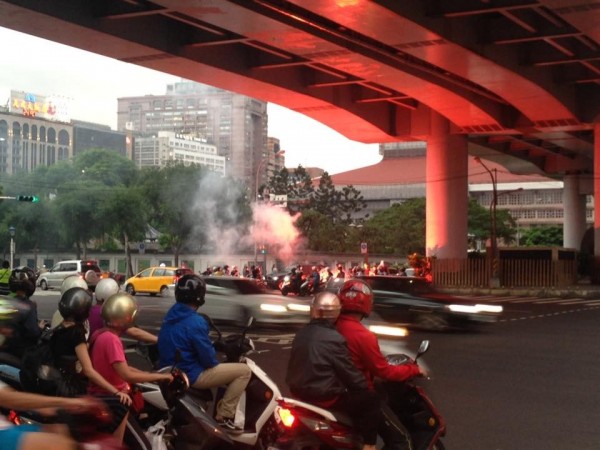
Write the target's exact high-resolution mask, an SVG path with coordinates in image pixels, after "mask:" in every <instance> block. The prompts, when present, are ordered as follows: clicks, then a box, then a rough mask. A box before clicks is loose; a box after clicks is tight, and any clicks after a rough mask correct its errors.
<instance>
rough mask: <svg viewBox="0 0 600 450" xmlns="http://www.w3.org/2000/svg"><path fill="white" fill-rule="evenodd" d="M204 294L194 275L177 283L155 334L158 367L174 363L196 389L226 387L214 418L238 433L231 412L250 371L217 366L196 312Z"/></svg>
mask: <svg viewBox="0 0 600 450" xmlns="http://www.w3.org/2000/svg"><path fill="white" fill-rule="evenodd" d="M205 294H206V283H205V282H204V280H203V279H202V278H200V277H199V276H198V275H192V274H188V275H184V276H183V277H181V278H180V279H179V280H178V281H177V284H176V285H175V301H176V303H175V304H174V305H173V306H172V307H171V309H169V311H168V312H167V314H166V316H165V318H164V321H163V324H162V327H161V329H160V332H159V334H158V351H159V354H160V365H161V367H164V366H171V365H174V364H177V366H178V367H179V368H180V369H181V370H183V371H184V372H185V373H186V375H187V376H188V378H189V380H190V384H191V386H192V387H194V388H196V389H208V388H213V387H219V386H223V385H227V388H226V390H225V394H224V395H223V398H222V399H221V400H220V401H219V402H218V404H217V407H216V415H215V419H216V420H217V422H218V423H219V425H220V426H221V427H222V428H223V429H224V430H226V431H229V432H241V431H243V430H242V429H241V428H239V427H237V426H236V425H235V423H234V419H235V412H236V408H237V404H238V402H239V400H240V397H241V396H242V393H243V392H244V390H245V389H246V386H247V385H248V382H249V381H250V375H251V371H250V368H249V367H248V366H247V365H246V364H242V363H222V364H220V363H219V361H218V360H217V358H216V352H215V349H214V347H213V345H212V342H211V340H210V338H209V335H208V333H209V326H208V323H207V321H206V320H205V319H204V317H202V316H201V315H200V314H198V313H197V312H196V311H197V310H198V308H199V307H200V306H202V305H203V304H204V296H205ZM177 353H179V357H177V356H176V355H177Z"/></svg>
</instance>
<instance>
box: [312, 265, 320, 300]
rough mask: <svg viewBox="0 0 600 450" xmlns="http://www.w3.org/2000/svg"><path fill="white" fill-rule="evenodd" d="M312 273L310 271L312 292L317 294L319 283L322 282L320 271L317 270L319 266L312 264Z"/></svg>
mask: <svg viewBox="0 0 600 450" xmlns="http://www.w3.org/2000/svg"><path fill="white" fill-rule="evenodd" d="M311 270H312V271H311V273H310V278H311V282H312V285H311V292H310V293H311V294H316V293H317V292H318V291H319V285H320V283H321V275H320V274H319V271H318V270H317V266H312V268H311Z"/></svg>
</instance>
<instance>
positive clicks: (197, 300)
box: [175, 274, 206, 306]
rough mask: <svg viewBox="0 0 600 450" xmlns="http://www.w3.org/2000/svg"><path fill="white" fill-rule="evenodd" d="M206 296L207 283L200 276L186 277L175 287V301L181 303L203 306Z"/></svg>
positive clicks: (191, 275) (189, 275) (188, 275)
mask: <svg viewBox="0 0 600 450" xmlns="http://www.w3.org/2000/svg"><path fill="white" fill-rule="evenodd" d="M205 294H206V282H205V281H204V280H203V279H202V278H200V277H199V276H198V275H193V274H187V275H184V276H182V277H181V278H180V279H179V280H178V281H177V284H176V285H175V300H176V301H177V302H179V303H185V304H188V305H194V306H202V305H204V295H205Z"/></svg>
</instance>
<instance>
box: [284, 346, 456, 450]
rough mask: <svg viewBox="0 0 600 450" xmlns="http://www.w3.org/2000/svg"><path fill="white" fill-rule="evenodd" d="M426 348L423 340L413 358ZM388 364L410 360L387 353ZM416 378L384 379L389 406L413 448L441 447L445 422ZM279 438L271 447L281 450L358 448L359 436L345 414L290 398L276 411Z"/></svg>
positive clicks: (429, 448) (420, 449)
mask: <svg viewBox="0 0 600 450" xmlns="http://www.w3.org/2000/svg"><path fill="white" fill-rule="evenodd" d="M428 348H429V341H422V342H421V345H420V347H419V351H418V352H417V355H416V356H415V358H414V362H415V363H417V361H418V359H419V357H420V356H421V355H423V354H424V353H425V352H426V351H427V350H428ZM387 358H388V361H389V362H390V364H406V363H408V362H413V360H412V359H411V358H410V357H409V356H408V355H405V354H396V355H389V356H388V357H387ZM417 383H418V381H415V379H412V380H409V381H405V382H391V381H389V382H385V383H383V384H382V385H381V388H382V389H384V390H385V391H386V394H387V398H388V399H389V401H388V406H389V407H390V409H391V410H392V411H393V413H394V414H395V415H396V417H395V418H392V419H391V420H400V421H401V422H402V424H403V425H404V427H405V428H406V429H407V431H408V433H409V435H410V439H411V441H412V447H411V448H413V449H415V450H443V449H444V448H445V447H444V444H443V442H442V441H441V438H442V437H443V436H445V434H446V424H445V422H444V419H443V418H442V416H441V415H440V413H439V411H438V410H437V408H436V407H435V405H434V404H433V403H432V401H431V400H430V399H429V397H428V396H427V394H426V392H425V390H424V389H423V388H422V387H421V386H419V385H418V384H417ZM275 414H276V419H277V424H278V432H277V433H278V438H277V440H276V441H275V442H274V444H273V447H274V448H277V449H280V450H286V449H290V450H292V449H293V450H296V449H304V448H319V449H323V450H324V449H343V448H346V449H354V448H360V444H361V439H360V437H359V435H358V434H357V433H356V431H355V430H354V428H353V425H352V422H351V420H350V419H349V418H348V416H347V415H345V414H342V413H340V412H336V411H329V410H326V409H323V408H319V407H317V406H314V405H311V404H309V403H306V402H302V401H299V400H295V399H291V398H282V399H280V400H279V401H278V407H277V408H276V410H275Z"/></svg>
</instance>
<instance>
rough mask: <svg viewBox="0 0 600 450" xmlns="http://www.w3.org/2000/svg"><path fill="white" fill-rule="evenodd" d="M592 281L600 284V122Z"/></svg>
mask: <svg viewBox="0 0 600 450" xmlns="http://www.w3.org/2000/svg"><path fill="white" fill-rule="evenodd" d="M591 279H592V282H593V283H596V284H600V122H596V123H595V124H594V267H593V270H592V275H591Z"/></svg>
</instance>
